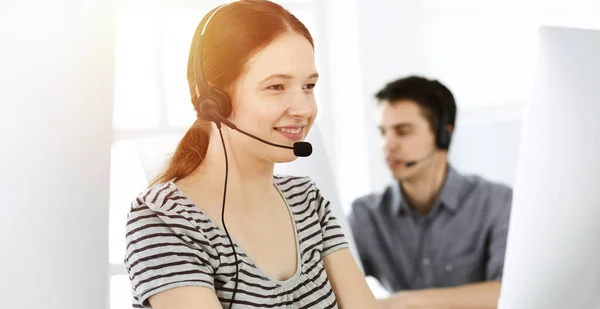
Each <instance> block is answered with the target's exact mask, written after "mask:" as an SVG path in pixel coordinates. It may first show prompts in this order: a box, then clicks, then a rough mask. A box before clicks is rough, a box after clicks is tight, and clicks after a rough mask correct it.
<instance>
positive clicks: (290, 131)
mask: <svg viewBox="0 0 600 309" xmlns="http://www.w3.org/2000/svg"><path fill="white" fill-rule="evenodd" d="M277 130H279V131H283V132H287V133H292V134H298V133H300V132H302V128H294V129H292V128H277Z"/></svg>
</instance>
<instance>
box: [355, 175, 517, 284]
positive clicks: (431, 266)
mask: <svg viewBox="0 0 600 309" xmlns="http://www.w3.org/2000/svg"><path fill="white" fill-rule="evenodd" d="M511 203H512V189H511V188H509V187H507V186H505V185H502V184H499V183H494V182H491V181H488V180H485V179H483V178H482V177H479V176H476V175H461V174H459V173H458V172H457V171H456V170H455V169H454V168H453V167H452V166H449V167H448V170H447V174H446V179H445V181H444V184H443V187H442V189H441V191H440V194H439V195H438V199H437V201H436V203H435V204H434V206H433V208H432V209H431V211H430V212H429V213H428V214H427V215H424V216H422V215H420V214H418V213H417V212H416V211H414V210H413V209H412V208H410V207H409V206H408V205H407V203H406V201H403V200H402V193H401V187H400V185H399V184H398V183H397V182H396V183H394V184H392V185H389V186H388V187H387V188H385V190H384V191H383V192H382V193H380V194H369V195H366V196H363V197H360V198H358V199H357V200H355V201H354V203H353V204H352V211H351V213H350V216H349V222H350V226H351V229H352V233H353V236H354V238H355V241H356V246H357V249H358V252H359V255H360V259H361V262H362V264H363V267H364V269H365V275H367V276H372V277H375V278H377V279H378V280H379V282H380V283H381V284H382V285H383V286H385V287H386V288H387V289H389V290H390V291H395V292H397V291H401V290H411V289H423V288H436V287H450V286H458V285H463V284H467V283H475V282H483V281H489V280H501V279H502V271H503V267H504V255H505V250H506V239H507V236H508V235H507V234H508V223H509V218H510V209H511Z"/></svg>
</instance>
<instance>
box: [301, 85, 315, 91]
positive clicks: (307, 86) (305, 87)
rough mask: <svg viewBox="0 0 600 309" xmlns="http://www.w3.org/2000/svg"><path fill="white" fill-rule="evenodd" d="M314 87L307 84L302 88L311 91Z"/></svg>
mask: <svg viewBox="0 0 600 309" xmlns="http://www.w3.org/2000/svg"><path fill="white" fill-rule="evenodd" d="M315 86H316V84H307V85H304V87H303V88H304V89H309V90H310V89H313V88H315Z"/></svg>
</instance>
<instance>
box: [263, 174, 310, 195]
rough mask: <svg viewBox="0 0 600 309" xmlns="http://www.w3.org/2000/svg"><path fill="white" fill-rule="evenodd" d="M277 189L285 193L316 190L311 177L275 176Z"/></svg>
mask: <svg viewBox="0 0 600 309" xmlns="http://www.w3.org/2000/svg"><path fill="white" fill-rule="evenodd" d="M273 180H274V182H275V184H276V185H277V187H279V188H280V189H281V190H282V191H284V192H289V191H294V192H310V191H314V190H316V185H315V182H314V181H313V180H312V178H310V176H292V175H279V174H278V175H273Z"/></svg>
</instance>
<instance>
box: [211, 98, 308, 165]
mask: <svg viewBox="0 0 600 309" xmlns="http://www.w3.org/2000/svg"><path fill="white" fill-rule="evenodd" d="M201 109H202V112H203V113H204V114H205V115H210V116H211V117H212V119H213V120H216V121H214V122H215V123H216V124H217V125H219V124H220V123H223V124H224V125H226V126H228V127H229V128H231V129H232V130H236V131H239V132H240V133H242V134H244V135H246V136H249V137H252V138H253V139H255V140H257V141H260V142H263V143H265V144H267V145H271V146H275V147H280V148H287V149H293V150H294V155H295V156H297V157H308V156H310V155H311V154H312V145H311V144H310V143H309V142H295V143H294V146H286V145H279V144H274V143H271V142H268V141H265V140H264V139H262V138H260V137H257V136H254V135H252V134H250V133H248V132H246V131H244V130H242V129H240V128H238V127H237V126H236V125H235V124H233V123H232V122H231V121H229V120H227V119H226V118H225V117H223V116H221V115H220V114H219V112H218V111H217V109H216V108H214V107H212V106H211V105H210V104H205V105H203V106H202V107H201Z"/></svg>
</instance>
